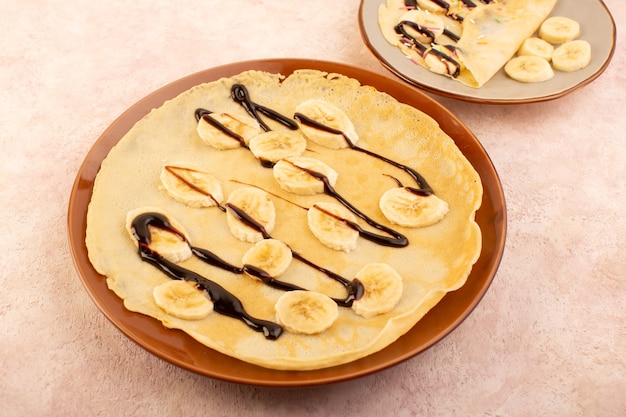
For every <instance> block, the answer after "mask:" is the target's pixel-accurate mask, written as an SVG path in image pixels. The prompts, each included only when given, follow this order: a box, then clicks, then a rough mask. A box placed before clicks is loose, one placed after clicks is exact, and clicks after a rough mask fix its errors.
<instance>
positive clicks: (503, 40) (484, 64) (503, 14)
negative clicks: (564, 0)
mask: <svg viewBox="0 0 626 417" xmlns="http://www.w3.org/2000/svg"><path fill="white" fill-rule="evenodd" d="M556 2H557V0H504V1H502V2H501V3H492V4H489V5H486V6H485V7H478V8H476V9H474V10H472V11H471V12H470V13H469V14H468V15H467V17H466V18H465V19H464V21H463V33H462V35H461V39H460V40H459V42H458V43H457V45H456V47H457V54H458V56H459V59H460V60H461V61H463V63H464V64H465V67H466V69H465V70H464V71H462V72H461V74H460V75H459V77H458V78H457V79H458V80H459V81H460V82H462V83H463V84H466V85H469V86H471V87H476V88H478V87H481V86H483V85H484V84H485V83H486V82H487V81H489V80H490V79H491V78H492V77H493V76H494V75H495V74H496V73H497V72H498V71H499V70H500V69H501V68H502V67H503V66H504V64H506V63H507V61H508V60H510V59H511V58H512V57H513V56H514V55H515V52H516V51H517V50H518V49H519V47H520V46H521V45H522V43H523V42H524V40H526V39H527V38H529V37H531V36H532V35H533V33H535V31H536V30H537V29H538V28H539V26H540V25H541V23H542V22H543V21H544V20H545V19H546V18H547V17H548V15H549V14H550V12H551V11H552V9H553V8H554V6H555V5H556Z"/></svg>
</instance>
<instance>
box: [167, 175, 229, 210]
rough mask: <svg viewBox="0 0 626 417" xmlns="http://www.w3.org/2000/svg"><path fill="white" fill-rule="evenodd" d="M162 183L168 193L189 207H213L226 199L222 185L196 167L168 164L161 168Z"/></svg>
mask: <svg viewBox="0 0 626 417" xmlns="http://www.w3.org/2000/svg"><path fill="white" fill-rule="evenodd" d="M160 178H161V184H163V188H165V190H166V191H167V192H168V194H169V195H170V196H171V197H172V198H173V199H174V200H176V201H178V202H179V203H183V204H185V205H188V206H189V207H211V206H217V205H219V204H220V203H221V202H222V200H223V199H224V195H223V193H222V186H221V185H220V183H219V181H218V180H217V178H215V177H214V176H213V175H211V174H209V173H208V172H204V171H200V170H197V169H194V168H188V167H181V166H174V165H166V166H164V167H163V169H162V170H161V177H160Z"/></svg>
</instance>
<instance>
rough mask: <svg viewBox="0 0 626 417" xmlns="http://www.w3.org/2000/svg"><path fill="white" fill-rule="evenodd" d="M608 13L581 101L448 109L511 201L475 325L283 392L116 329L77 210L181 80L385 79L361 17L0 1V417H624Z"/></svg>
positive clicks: (298, 9) (624, 262)
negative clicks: (114, 131)
mask: <svg viewBox="0 0 626 417" xmlns="http://www.w3.org/2000/svg"><path fill="white" fill-rule="evenodd" d="M606 4H607V6H608V7H609V9H610V10H611V12H612V14H613V16H614V18H615V20H616V23H617V27H618V39H617V49H616V52H615V56H614V58H613V61H612V63H611V65H610V66H609V67H608V69H607V70H606V72H605V73H604V74H603V75H602V76H601V77H600V78H598V79H597V80H596V81H594V82H593V83H591V84H590V85H588V86H586V87H585V88H583V89H582V90H579V91H576V92H574V93H573V94H571V95H568V96H566V97H564V98H561V99H559V100H555V101H550V102H544V103H538V104H529V105H519V106H491V105H479V104H472V103H466V102H460V101H455V100H452V99H443V98H438V97H437V100H439V101H440V102H441V103H443V104H444V105H445V106H447V107H448V108H450V109H451V110H452V111H453V112H454V113H455V114H456V115H458V116H459V118H460V119H461V120H462V121H463V122H465V123H466V124H467V125H468V127H469V128H470V129H471V130H472V131H473V132H474V133H475V134H476V136H477V137H478V138H479V140H480V141H481V143H482V144H483V146H484V147H485V148H486V150H487V152H488V153H489V154H490V156H491V158H492V160H493V163H494V165H495V166H496V169H497V170H498V172H499V174H500V176H501V180H502V184H503V188H504V191H505V195H506V198H507V204H508V215H509V224H508V227H509V229H508V240H507V247H506V251H505V254H504V258H503V260H502V263H501V266H500V269H499V272H498V274H497V276H496V278H495V281H494V282H493V284H492V286H491V288H490V289H489V291H488V292H487V294H486V296H485V297H484V299H483V301H482V302H481V303H480V304H479V305H478V307H477V308H476V310H475V311H474V312H473V313H472V314H471V315H470V316H469V318H468V319H467V320H466V321H465V322H463V324H462V325H461V326H460V327H459V328H457V329H456V330H455V331H454V332H453V333H452V334H451V335H449V336H448V337H447V338H445V339H444V340H443V341H441V342H440V343H438V344H437V345H435V346H434V347H432V348H431V349H429V350H428V351H426V352H425V353H423V354H421V355H419V356H417V357H415V358H413V359H411V360H408V361H406V362H404V363H401V364H400V365H398V366H395V367H393V368H391V369H389V370H386V371H383V372H380V373H377V374H374V375H371V376H367V377H364V378H360V379H357V380H353V381H348V382H342V383H338V384H334V385H329V386H320V387H312V388H301V389H277V388H258V387H249V386H242V385H236V384H232V383H227V382H222V381H218V380H213V379H210V378H207V377H203V376H200V375H196V374H194V373H191V372H188V371H186V370H183V369H180V368H177V367H175V366H173V365H171V364H169V363H167V362H165V361H163V360H161V359H159V358H157V357H155V356H153V355H152V354H150V353H148V352H147V351H145V350H144V349H142V348H141V347H139V346H138V345H136V344H135V343H133V342H132V341H130V340H129V339H128V338H127V337H126V336H124V335H123V334H122V333H121V332H120V331H119V330H117V328H115V327H114V326H113V325H111V324H110V323H109V321H108V320H107V319H106V318H105V317H104V315H103V314H101V313H100V311H99V310H98V309H97V308H96V306H95V304H94V303H93V302H92V301H91V299H90V298H89V295H88V294H87V292H86V291H85V290H84V288H83V285H82V283H81V281H80V279H79V277H78V275H77V273H76V271H75V269H74V266H73V263H72V259H71V256H70V253H69V247H68V240H67V228H66V222H67V215H66V213H67V205H68V200H69V195H70V191H71V188H72V184H73V181H74V178H75V175H76V172H77V171H78V169H79V167H80V164H81V163H82V161H83V159H84V158H85V156H86V154H87V152H88V151H89V149H90V148H91V146H92V145H93V143H94V141H95V140H96V139H97V138H98V137H99V136H100V134H101V133H102V132H103V131H104V130H105V129H106V128H107V126H108V125H109V124H110V123H111V122H112V121H113V120H115V118H117V117H118V116H119V115H120V114H121V113H122V112H124V110H126V109H127V108H128V107H129V106H131V105H132V104H134V103H135V102H136V101H138V100H139V99H141V98H142V97H144V96H146V95H147V94H149V93H151V92H152V91H154V90H156V89H158V88H159V87H161V86H163V85H165V84H167V83H169V82H171V81H174V80H176V79H179V78H181V77H184V76H186V75H188V74H191V73H194V72H197V71H200V70H203V69H206V68H210V67H214V66H217V65H222V64H227V63H231V62H236V61H244V60H250V59H259V58H280V57H290V58H312V59H323V60H331V61H338V62H342V63H347V64H351V65H355V66H359V67H363V68H366V69H369V70H372V71H375V72H378V73H381V74H390V73H389V72H388V71H386V70H385V69H384V68H383V67H382V66H381V65H380V64H379V63H378V61H377V60H376V59H375V58H374V57H373V55H372V54H371V53H370V52H369V51H368V49H367V48H366V47H365V45H364V44H363V43H362V41H361V37H360V34H359V31H358V20H357V13H358V7H359V1H357V0H342V1H337V0H315V1H309V2H306V1H301V2H288V1H280V2H279V1H252V0H249V1H226V0H214V1H204V2H194V1H150V2H148V1H142V0H137V1H133V2H122V1H108V0H107V1H102V0H96V1H90V2H79V1H68V2H52V1H29V2H10V1H8V0H3V1H0V23H1V25H0V27H2V28H4V29H3V34H2V36H0V86H1V90H0V97H1V100H0V106H1V111H0V126H1V127H2V131H1V133H0V141H1V145H2V148H3V149H4V152H3V153H2V154H1V155H0V159H1V161H0V193H1V195H2V203H3V208H2V210H1V211H0V224H2V234H1V236H2V237H1V238H0V253H1V256H0V274H1V275H0V277H1V278H0V285H1V286H0V289H1V291H0V381H1V382H0V403H1V404H2V405H1V406H0V407H1V408H0V415H3V416H26V415H28V416H57V415H58V416H61V415H63V416H90V415H142V416H143V415H160V416H168V415H177V416H181V415H185V416H191V415H219V416H233V415H237V416H264V415H269V414H270V413H271V415H274V416H288V415H289V416H291V415H294V416H295V415H319V416H330V415H345V416H349V415H357V414H358V415H361V416H372V417H373V416H382V415H393V416H397V417H403V416H414V415H427V416H438V415H441V416H448V415H449V416H466V415H467V416H491V417H495V416H501V417H513V416H529V415H541V416H623V415H626V398H625V397H626V396H625V395H624V393H625V392H626V365H625V360H626V359H625V358H626V325H625V323H626V301H625V300H626V295H625V294H626V254H625V250H624V248H626V216H625V214H626V187H625V186H624V183H625V181H626V139H625V136H624V135H625V130H626V129H625V128H626V121H625V119H624V117H623V115H622V112H623V111H624V107H625V106H626V100H625V98H626V77H625V75H624V74H625V72H624V67H625V66H626V56H625V53H624V41H625V40H626V39H625V38H624V35H623V31H622V30H620V28H623V27H624V25H625V24H626V3H624V2H623V1H622V0H606ZM390 76H391V77H393V76H392V75H390Z"/></svg>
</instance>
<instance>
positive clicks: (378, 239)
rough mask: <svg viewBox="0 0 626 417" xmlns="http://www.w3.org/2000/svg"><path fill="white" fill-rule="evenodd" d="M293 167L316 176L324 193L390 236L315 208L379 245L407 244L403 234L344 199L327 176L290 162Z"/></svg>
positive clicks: (397, 246) (401, 245)
mask: <svg viewBox="0 0 626 417" xmlns="http://www.w3.org/2000/svg"><path fill="white" fill-rule="evenodd" d="M292 165H293V166H294V167H296V168H298V169H300V170H302V171H304V172H306V173H307V174H309V175H311V176H312V177H315V178H317V179H318V180H320V181H322V182H323V183H324V193H325V194H327V195H330V196H331V197H333V198H335V199H336V200H337V201H339V202H340V203H341V204H343V206H344V207H346V208H347V209H348V210H350V211H351V212H352V213H354V214H355V215H356V216H357V217H359V218H361V219H362V220H364V221H365V222H366V223H367V224H369V225H370V226H372V227H374V228H376V229H378V230H381V231H383V232H385V233H387V234H389V235H390V236H392V237H389V236H381V235H378V234H376V233H372V232H369V231H367V230H365V229H363V228H362V227H361V226H359V225H358V224H357V223H355V222H353V221H350V220H348V219H344V218H343V217H340V216H337V215H335V214H333V213H330V212H329V211H327V210H324V209H322V208H320V207H317V206H315V208H316V209H317V210H320V211H323V212H324V213H326V214H328V215H330V216H332V217H335V218H336V219H337V220H339V221H341V222H343V223H345V224H346V225H348V226H349V227H351V228H352V229H354V230H356V231H357V232H359V235H360V236H361V237H362V238H364V239H367V240H369V241H371V242H374V243H377V244H379V245H383V246H391V247H396V248H402V247H405V246H407V245H408V244H409V240H408V239H407V238H406V236H404V235H403V234H402V233H399V232H397V231H395V230H393V229H391V228H389V227H387V226H384V225H382V224H380V223H378V222H376V221H375V220H374V219H372V218H370V217H368V216H367V215H365V214H364V213H363V212H361V211H360V210H359V209H357V208H356V207H355V206H353V205H352V204H351V203H350V202H349V201H348V200H346V199H345V198H344V197H342V196H341V195H340V194H339V193H338V192H337V191H335V188H334V187H333V186H332V185H331V184H330V180H329V179H328V177H327V176H326V175H324V174H322V173H320V172H317V171H314V170H312V169H308V168H304V167H299V166H297V165H295V164H292Z"/></svg>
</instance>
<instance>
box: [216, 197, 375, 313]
mask: <svg viewBox="0 0 626 417" xmlns="http://www.w3.org/2000/svg"><path fill="white" fill-rule="evenodd" d="M226 206H227V207H228V208H229V209H230V210H231V213H232V214H233V215H234V216H235V217H237V219H239V220H241V221H242V222H244V223H245V224H247V225H248V226H250V227H252V228H253V229H255V230H257V231H258V232H259V233H261V235H262V236H263V238H264V239H272V236H270V234H269V233H267V230H265V227H263V225H262V224H261V223H259V222H257V221H256V220H255V219H253V218H252V217H251V216H250V215H248V213H246V212H245V211H243V210H242V209H241V208H239V207H237V206H235V205H234V204H231V203H227V204H226ZM289 249H290V250H291V253H292V255H293V257H294V258H296V259H298V260H299V261H301V262H303V263H305V264H306V265H309V266H311V267H313V268H315V269H317V270H318V271H320V272H322V273H323V274H325V275H326V276H327V277H329V278H331V279H333V280H335V281H337V282H339V283H340V284H341V285H343V286H344V287H345V288H346V289H347V290H348V295H347V297H346V298H345V299H335V298H333V300H334V301H335V302H336V303H337V304H338V305H340V306H342V307H350V306H351V305H352V303H353V302H354V301H355V300H358V299H359V298H361V297H362V296H363V294H364V292H365V289H364V288H363V284H362V283H361V282H360V281H359V280H358V279H356V278H355V279H353V280H352V281H350V280H348V279H346V278H344V277H342V276H341V275H339V274H336V273H334V272H332V271H330V270H328V269H326V268H324V267H321V266H319V265H317V264H315V263H314V262H312V261H310V260H308V259H306V258H305V257H304V256H302V255H300V254H299V253H298V252H296V251H294V250H293V249H291V248H289ZM246 267H249V266H244V269H245V268H246ZM249 270H250V271H251V272H252V273H255V272H258V271H255V270H254V269H249ZM255 276H256V275H255ZM257 277H258V278H260V279H261V280H263V276H257Z"/></svg>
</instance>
